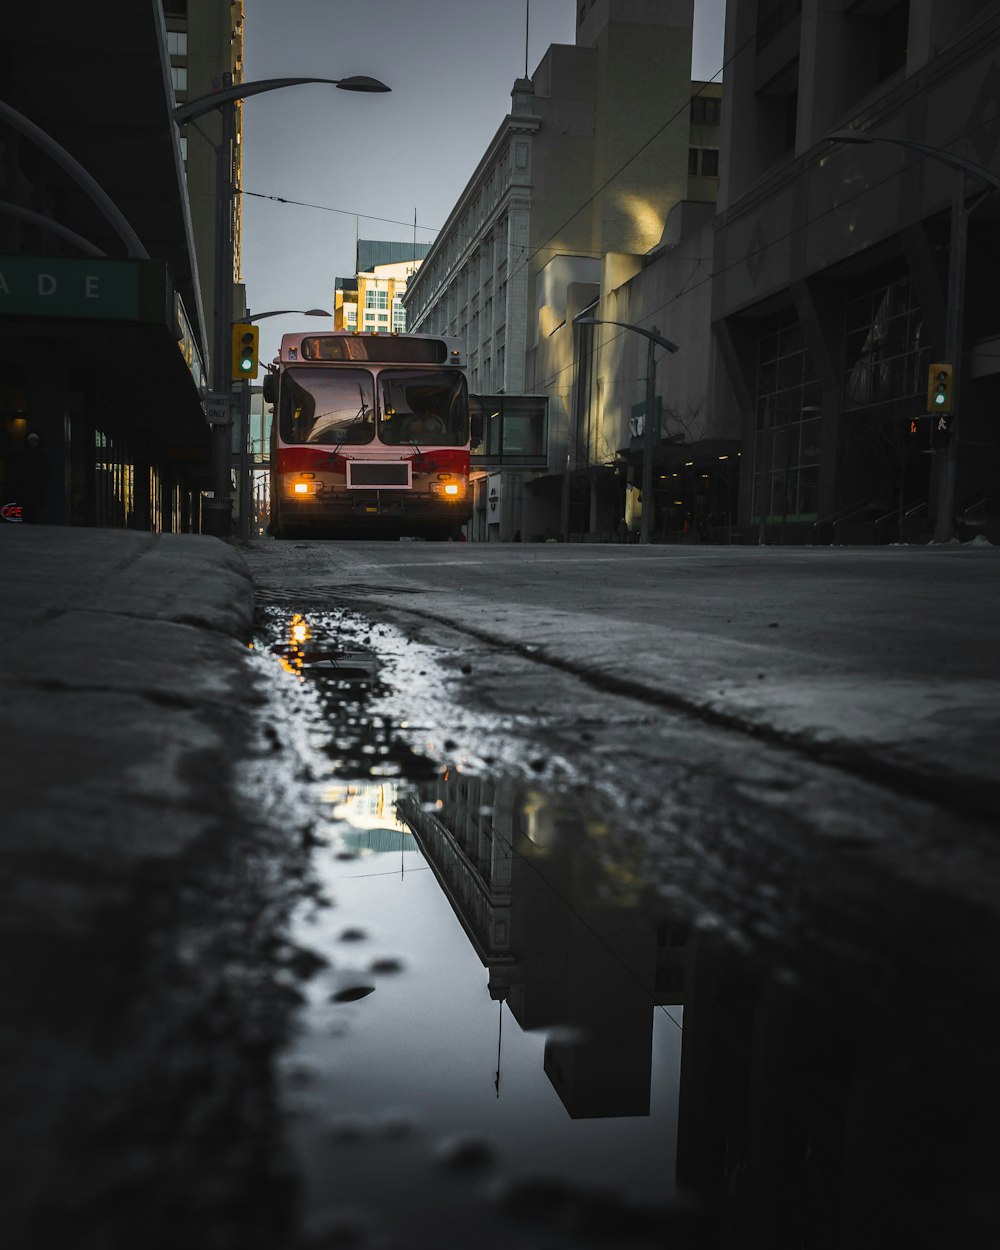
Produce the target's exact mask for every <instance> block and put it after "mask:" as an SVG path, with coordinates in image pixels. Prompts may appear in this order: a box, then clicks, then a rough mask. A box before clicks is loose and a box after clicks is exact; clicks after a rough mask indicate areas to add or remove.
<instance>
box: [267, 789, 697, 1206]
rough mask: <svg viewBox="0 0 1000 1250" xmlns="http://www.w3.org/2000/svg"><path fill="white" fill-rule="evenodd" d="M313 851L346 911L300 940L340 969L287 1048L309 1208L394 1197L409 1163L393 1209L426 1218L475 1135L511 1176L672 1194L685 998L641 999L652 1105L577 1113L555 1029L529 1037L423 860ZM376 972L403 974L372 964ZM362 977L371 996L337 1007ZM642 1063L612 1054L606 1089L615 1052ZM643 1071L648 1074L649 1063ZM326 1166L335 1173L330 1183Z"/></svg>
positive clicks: (316, 916) (328, 916) (349, 834)
mask: <svg viewBox="0 0 1000 1250" xmlns="http://www.w3.org/2000/svg"><path fill="white" fill-rule="evenodd" d="M360 789H362V790H363V787H361V788H360ZM377 789H378V787H373V788H372V792H371V793H370V794H369V795H368V796H367V797H363V795H361V794H359V795H356V796H355V799H356V800H360V801H355V802H354V803H353V804H352V805H350V806H347V807H340V808H339V809H338V810H339V812H340V819H341V820H343V821H344V822H345V823H346V824H347V826H348V830H347V831H345V832H344V833H343V834H342V835H341V837H340V839H339V841H340V842H341V843H342V844H343V845H347V846H350V845H352V841H353V838H354V835H355V834H360V835H362V836H367V835H368V834H369V833H370V829H369V827H368V826H367V824H364V823H363V824H362V825H361V827H360V828H358V827H356V826H353V825H352V824H351V818H352V815H353V814H354V813H356V812H357V813H361V814H362V817H363V820H364V819H365V813H366V810H370V808H371V807H373V806H375V807H377V805H378V802H379V799H378V798H377V797H376V794H375V791H376V790H377ZM334 844H336V842H335V843H334ZM315 859H316V868H317V871H318V873H319V874H320V877H321V881H322V884H323V886H324V887H325V890H326V892H327V893H328V895H329V896H330V897H331V898H332V899H333V900H334V902H335V905H334V906H333V907H331V908H326V909H321V910H319V911H316V912H314V913H313V914H312V915H311V917H310V918H309V919H308V920H305V921H303V924H302V928H301V930H300V932H299V933H298V934H297V935H296V936H297V940H299V941H301V942H303V943H304V944H306V945H308V946H309V947H310V948H312V949H314V950H318V951H321V952H323V953H324V954H325V955H327V956H328V957H329V958H330V959H331V961H332V966H331V967H330V968H329V969H328V970H326V971H325V972H324V973H322V974H321V975H320V976H318V977H316V978H315V979H314V980H313V981H312V982H311V984H310V986H309V990H308V1005H307V1007H306V1009H305V1012H304V1020H303V1023H304V1030H303V1033H302V1035H301V1037H300V1039H299V1041H298V1044H297V1046H296V1047H295V1054H294V1058H292V1057H290V1059H292V1062H293V1064H294V1065H295V1066H299V1065H301V1067H302V1068H303V1069H304V1070H305V1072H306V1073H308V1077H309V1079H308V1084H307V1085H306V1087H305V1090H304V1096H303V1098H302V1099H301V1102H300V1105H301V1106H302V1107H303V1108H304V1109H307V1113H306V1114H304V1115H303V1116H302V1117H300V1119H299V1122H298V1129H299V1133H300V1134H301V1139H300V1144H301V1146H302V1152H301V1157H302V1158H303V1159H304V1160H306V1161H307V1162H306V1167H307V1171H308V1174H309V1182H310V1186H311V1188H312V1192H313V1201H314V1202H316V1203H317V1204H319V1205H323V1202H324V1196H325V1195H327V1194H328V1192H329V1190H330V1189H332V1190H333V1191H334V1192H335V1193H336V1194H337V1195H342V1194H343V1193H344V1192H345V1180H346V1179H347V1178H348V1177H349V1178H350V1184H349V1185H348V1186H347V1187H346V1192H349V1193H352V1194H354V1195H355V1197H356V1199H361V1197H362V1195H367V1200H368V1201H376V1199H378V1197H379V1196H380V1195H382V1196H385V1185H386V1179H385V1176H384V1175H383V1173H382V1168H383V1166H386V1165H388V1164H389V1163H390V1162H391V1161H392V1160H393V1159H395V1160H396V1161H397V1162H401V1161H402V1160H403V1159H406V1160H407V1161H408V1162H407V1166H406V1167H405V1168H403V1169H402V1173H401V1174H394V1175H393V1178H392V1182H391V1193H392V1207H393V1212H394V1218H396V1219H403V1218H404V1216H405V1212H406V1211H407V1210H408V1211H409V1212H410V1217H409V1218H412V1219H416V1220H419V1219H420V1218H421V1211H423V1210H424V1209H425V1207H426V1206H427V1204H428V1203H431V1204H432V1205H436V1204H439V1203H440V1202H441V1201H446V1200H448V1199H447V1196H446V1195H442V1193H441V1192H439V1187H440V1185H441V1184H442V1183H443V1182H442V1180H441V1178H440V1177H437V1176H436V1172H435V1170H434V1169H433V1168H432V1167H431V1164H432V1163H433V1159H434V1156H435V1152H436V1151H437V1150H438V1148H439V1146H440V1144H441V1143H442V1142H443V1141H445V1140H447V1139H448V1138H451V1137H455V1136H469V1135H472V1136H474V1137H476V1138H477V1139H478V1138H482V1139H484V1140H485V1141H486V1142H487V1143H488V1144H489V1146H490V1149H491V1151H492V1152H493V1154H494V1155H495V1160H496V1166H497V1171H498V1173H499V1174H501V1175H503V1176H505V1177H511V1176H532V1175H539V1174H544V1175H553V1174H554V1175H558V1176H565V1177H568V1178H570V1179H572V1180H573V1181H574V1182H575V1183H577V1184H582V1185H586V1186H597V1187H600V1188H605V1187H610V1188H612V1189H617V1188H619V1187H620V1188H622V1189H623V1190H624V1191H625V1192H626V1193H627V1194H628V1195H629V1196H630V1197H631V1198H633V1199H636V1200H640V1201H649V1200H652V1201H656V1200H662V1199H664V1198H665V1197H667V1196H668V1195H669V1194H670V1193H672V1191H673V1172H674V1137H675V1131H676V1094H677V1083H678V1077H679V1063H680V1031H679V1029H678V1027H677V1024H676V1023H675V1020H679V1019H680V1014H679V1013H680V1008H679V1007H675V1008H672V1009H671V1010H672V1014H673V1017H674V1018H673V1019H671V1018H670V1017H668V1016H667V1015H666V1014H665V1012H663V1011H660V1010H656V1009H655V1008H654V1006H653V1002H652V999H651V997H650V996H645V995H644V996H643V999H644V1001H643V1004H642V1006H641V1008H640V1011H641V1012H643V1013H644V1015H645V1018H646V1020H647V1021H648V1023H649V1033H648V1044H649V1046H650V1048H651V1056H650V1057H651V1083H650V1089H649V1112H650V1114H648V1115H620V1116H610V1117H605V1118H579V1119H573V1118H571V1117H570V1115H569V1114H568V1113H567V1111H566V1108H565V1107H564V1105H563V1103H562V1101H561V1100H560V1095H559V1093H558V1092H557V1090H556V1088H555V1086H554V1085H553V1083H552V1081H551V1079H550V1077H549V1075H547V1073H546V1053H545V1052H546V1037H547V1034H548V1032H549V1030H546V1029H538V1030H531V1031H524V1030H522V1029H521V1028H520V1027H519V1026H518V1024H517V1022H516V1020H515V1019H514V1018H513V1017H512V1011H511V1007H510V1006H509V1005H507V1003H505V1002H503V1003H502V1002H501V1001H494V1000H493V999H492V998H491V992H490V984H489V981H490V976H489V974H488V972H487V970H486V969H485V968H484V967H483V964H482V962H481V960H480V958H479V956H477V953H476V951H475V949H474V948H473V946H472V944H471V943H470V941H469V940H468V937H467V934H466V932H465V931H463V925H462V923H461V922H460V921H459V919H458V917H457V916H456V913H455V912H454V911H453V909H452V907H450V906H449V903H448V899H447V898H446V897H445V894H444V893H443V892H442V889H441V886H440V885H439V882H438V880H437V879H436V876H435V873H434V872H433V871H431V870H430V866H429V865H428V863H427V861H426V859H425V858H424V856H423V855H422V854H420V855H412V854H406V853H405V852H403V853H400V851H395V852H391V851H385V852H376V851H370V852H369V853H367V854H365V855H363V856H361V857H358V858H355V859H352V860H348V861H345V860H343V859H339V858H337V857H336V856H335V855H331V854H329V853H326V852H324V850H322V849H320V850H319V851H318V852H317V854H316V857H315ZM345 937H346V938H347V939H353V940H345ZM379 967H389V968H398V969H399V971H398V972H392V973H389V974H380V973H379V972H378V971H375V972H373V971H372V969H373V968H374V969H378V968H379ZM503 971H504V972H505V973H506V974H507V976H508V977H510V976H511V973H512V969H510V968H509V967H505V968H504V969H503ZM580 973H581V975H582V976H583V977H586V976H587V970H586V969H580ZM358 984H370V985H373V986H374V987H375V993H373V994H371V995H370V996H368V997H366V998H365V999H364V1001H363V1002H358V1003H352V1004H342V1003H338V1002H335V1001H332V1000H333V997H334V995H336V994H337V993H338V992H339V991H340V990H342V989H344V988H350V987H352V986H355V985H358ZM596 992H598V993H599V988H598V989H597V990H596ZM631 1058H632V1056H631V1055H628V1054H626V1055H624V1056H622V1055H619V1056H615V1055H611V1054H606V1055H604V1056H602V1057H601V1060H600V1063H601V1067H602V1071H601V1072H600V1074H599V1075H598V1077H597V1083H598V1084H599V1085H601V1086H604V1085H606V1083H607V1082H608V1081H609V1080H610V1081H611V1083H612V1084H614V1072H613V1071H612V1069H613V1067H614V1064H615V1062H616V1060H618V1061H621V1060H622V1059H624V1060H625V1061H626V1062H628V1061H629V1060H631ZM498 1065H499V1066H498ZM639 1070H640V1072H642V1071H645V1072H646V1079H647V1081H648V1080H649V1072H650V1059H649V1058H647V1059H646V1061H645V1063H642V1061H641V1060H640V1062H639ZM592 1075H593V1074H587V1073H585V1074H584V1079H586V1078H587V1077H588V1076H590V1077H592ZM629 1086H630V1082H628V1081H626V1088H627V1092H628V1093H631V1090H630V1089H629ZM393 1124H395V1125H400V1124H405V1125H407V1126H409V1128H410V1136H409V1139H408V1140H409V1141H410V1143H411V1145H412V1146H415V1147H416V1149H415V1150H413V1151H411V1150H408V1149H407V1148H406V1147H405V1146H403V1145H402V1144H401V1143H400V1142H399V1141H398V1140H396V1139H395V1138H394V1137H393V1135H392V1134H391V1133H388V1134H387V1133H386V1132H384V1131H383V1127H384V1126H386V1125H393ZM380 1126H383V1127H380ZM331 1151H332V1152H333V1153H332V1155H331ZM331 1168H332V1169H334V1170H335V1174H336V1177H337V1179H336V1183H335V1184H334V1185H332V1186H329V1185H328V1182H327V1179H326V1178H327V1176H328V1174H329V1171H330V1169H331Z"/></svg>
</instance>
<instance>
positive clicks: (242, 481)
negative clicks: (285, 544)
mask: <svg viewBox="0 0 1000 1250" xmlns="http://www.w3.org/2000/svg"><path fill="white" fill-rule="evenodd" d="M332 315H333V314H332V313H328V312H327V311H326V309H325V308H274V309H271V310H270V311H269V312H261V313H251V312H247V313H246V315H245V316H243V317H241V318H240V319H239V321H235V322H233V324H234V325H244V324H246V323H247V322H254V321H264V320H266V319H267V318H268V317H285V316H296V317H331V316H332ZM240 390H241V396H240V445H239V451H238V453H237V456H236V472H237V480H238V482H239V535H240V538H249V537H250V480H251V469H250V459H249V444H250V380H249V378H247V379H245V380H244V381H243V382H242V383H241V385H240Z"/></svg>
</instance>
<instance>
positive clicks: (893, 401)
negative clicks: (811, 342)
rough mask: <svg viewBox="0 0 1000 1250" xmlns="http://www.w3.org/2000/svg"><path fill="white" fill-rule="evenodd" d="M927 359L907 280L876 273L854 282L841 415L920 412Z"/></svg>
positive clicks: (918, 312) (846, 332) (848, 313)
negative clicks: (850, 413)
mask: <svg viewBox="0 0 1000 1250" xmlns="http://www.w3.org/2000/svg"><path fill="white" fill-rule="evenodd" d="M930 358H931V357H930V347H929V345H928V343H927V341H926V326H925V324H924V313H923V309H922V308H921V307H920V305H919V304H918V303H917V301H916V297H915V295H914V292H913V284H912V283H911V281H910V279H909V277H908V276H903V275H899V274H896V273H892V272H891V271H876V272H875V273H874V274H866V275H864V276H862V277H861V278H858V279H855V280H854V282H853V283H852V284H851V286H850V287H849V288H848V295H847V306H846V320H845V326H844V359H845V362H846V373H845V378H844V411H845V412H851V411H855V410H859V409H864V410H866V411H867V412H869V413H875V412H876V410H878V409H883V410H888V411H890V412H893V413H894V412H895V411H896V409H897V408H898V406H899V405H901V404H902V405H903V408H902V409H901V410H900V411H901V413H902V414H903V415H909V414H910V412H911V411H912V412H915V413H916V412H919V411H921V410H922V408H921V401H922V399H923V396H924V392H925V390H926V380H927V365H928V364H929V363H930Z"/></svg>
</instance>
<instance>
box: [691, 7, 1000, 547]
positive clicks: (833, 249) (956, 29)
mask: <svg viewBox="0 0 1000 1250" xmlns="http://www.w3.org/2000/svg"><path fill="white" fill-rule="evenodd" d="M799 9H801V12H799ZM998 52H1000V4H997V3H995V2H990V3H984V2H983V0H964V2H962V3H953V2H952V0H919V2H918V0H908V2H903V3H892V4H890V3H875V2H872V3H866V4H835V5H829V4H826V3H820V0H803V2H802V4H801V6H796V5H781V4H770V5H766V6H765V5H762V4H756V3H750V2H749V0H736V2H734V3H730V5H729V7H728V12H727V30H726V64H727V79H726V94H725V101H724V106H723V129H724V133H725V135H726V143H725V148H724V152H723V158H722V166H721V182H720V216H719V218H718V220H717V223H716V244H715V257H714V264H713V274H714V277H713V297H712V303H713V312H712V317H713V327H714V332H715V336H716V340H717V343H718V346H719V350H720V353H721V355H722V357H723V359H724V362H725V368H724V370H723V372H724V375H725V379H726V381H727V382H728V387H725V386H719V387H717V388H716V389H717V395H718V398H719V401H720V402H722V403H724V404H726V405H727V406H728V407H729V410H730V413H731V415H732V416H733V417H734V418H735V419H737V420H738V422H739V425H740V428H741V430H742V441H743V449H744V455H743V470H742V478H741V496H740V497H741V504H740V508H741V517H740V520H741V525H742V527H743V530H744V533H745V535H746V536H747V537H749V538H750V539H752V540H753V541H800V542H801V541H821V542H830V541H833V542H842V541H869V542H870V541H897V540H899V539H903V540H905V541H919V540H923V539H926V538H928V537H929V536H930V535H931V534H932V533H933V532H934V526H935V522H936V521H937V519H938V518H937V511H938V501H939V497H941V495H940V492H941V490H942V483H943V482H944V481H945V480H946V475H947V474H949V473H950V474H952V475H953V481H954V503H953V508H954V514H953V515H954V520H955V523H956V532H957V533H958V536H959V537H968V536H971V535H973V534H974V533H976V532H983V531H984V529H988V530H989V531H990V532H991V533H994V534H995V533H996V521H995V519H994V518H995V517H996V514H997V512H998V511H1000V509H998V488H997V482H998V477H1000V441H998V434H997V426H996V420H995V415H996V410H997V404H998V402H1000V356H998V354H997V353H996V352H995V351H993V350H991V348H990V345H991V344H995V343H996V341H997V339H998V336H1000V312H998V306H997V303H996V299H995V292H994V290H993V286H994V279H995V275H996V274H997V272H1000V251H998V246H997V242H996V239H997V230H996V227H997V224H998V222H1000V195H998V194H997V193H996V192H995V191H994V192H993V193H992V194H990V195H986V196H984V195H983V194H982V192H983V189H984V186H986V184H985V183H984V182H983V181H982V180H977V179H976V178H975V177H973V176H971V175H970V176H968V178H967V184H966V188H965V194H964V196H961V197H960V199H959V203H960V204H963V205H964V210H965V213H960V217H962V216H965V214H967V221H966V224H967V227H968V252H967V265H966V272H967V280H966V285H965V293H964V299H963V297H962V293H961V291H960V290H956V291H955V292H954V293H952V294H950V293H949V290H948V286H949V279H948V262H949V254H950V250H951V246H952V244H951V237H950V225H951V216H952V212H951V205H952V201H953V195H954V194H955V190H956V183H957V180H958V179H959V178H960V177H961V176H962V175H961V174H960V173H959V172H958V170H957V169H956V168H955V167H954V166H953V165H949V164H948V163H947V159H948V157H949V155H952V154H953V155H954V156H955V157H957V158H959V159H960V160H964V161H972V162H975V163H977V164H979V165H981V166H983V167H986V169H987V170H989V171H992V173H993V176H994V177H995V176H996V174H997V172H998V171H1000V117H998V103H1000V69H998ZM844 129H852V130H857V131H861V132H863V133H864V134H866V135H868V136H870V137H871V138H873V139H874V140H875V142H874V143H872V144H871V145H869V146H864V147H859V146H854V145H851V146H847V145H844V144H841V143H831V142H829V141H828V140H827V139H826V136H827V135H829V134H830V133H831V132H834V131H839V130H844ZM885 139H887V140H890V142H879V140H885ZM894 140H895V141H898V142H895V143H894V142H892V141H894ZM908 142H911V143H912V142H917V143H923V144H926V145H929V146H930V147H931V148H932V149H935V150H936V151H939V152H940V153H941V155H942V157H943V158H944V159H941V158H940V157H935V156H933V155H931V156H927V155H925V154H923V153H921V152H919V151H915V150H913V149H908V148H907V147H906V143H908ZM949 305H951V306H952V307H951V311H952V312H953V313H954V312H955V310H960V311H961V313H962V314H963V319H964V335H963V341H962V345H961V350H960V351H959V352H957V359H956V360H954V361H953V362H952V363H953V365H954V368H955V371H956V385H958V383H959V381H960V385H961V397H960V400H959V401H958V403H957V405H956V407H957V408H958V409H959V411H958V412H957V414H956V418H955V422H954V426H953V433H952V437H951V441H950V443H948V444H947V445H946V446H944V445H942V446H940V447H939V448H937V449H936V448H935V447H934V446H933V440H932V436H931V431H930V429H929V425H930V422H928V421H926V420H924V419H923V414H924V413H925V412H926V410H927V377H928V368H929V365H930V364H931V363H934V362H937V361H942V360H946V359H947V357H946V355H945V352H946V350H947V340H948V334H949V331H948V324H947V323H948V317H949ZM911 423H912V425H911ZM911 429H912V430H913V433H912V434H911V433H910V431H911ZM943 475H945V476H943ZM945 506H946V505H945V504H942V505H941V507H945Z"/></svg>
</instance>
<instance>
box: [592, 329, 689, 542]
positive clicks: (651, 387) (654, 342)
mask: <svg viewBox="0 0 1000 1250" xmlns="http://www.w3.org/2000/svg"><path fill="white" fill-rule="evenodd" d="M574 322H575V324H576V325H578V326H621V328H622V329H623V330H634V331H635V333H636V334H641V335H642V336H643V338H645V339H648V340H649V345H648V347H647V349H646V414H645V416H644V417H643V422H642V488H641V489H642V515H641V517H640V521H639V542H640V543H648V542H649V531H650V524H651V520H652V515H653V451H654V449H655V446H656V434H655V431H654V429H653V405H654V404H655V403H656V359H655V355H654V353H655V349H656V347H657V346H659V347H665V348H666V349H667V351H668V352H675V351H677V344H676V343H671V342H670V340H669V339H665V338H664V337H663V335H662V334H660V332H659V330H657V328H656V326H653V328H652V329H651V330H646V329H644V328H643V327H642V326H637V325H633V324H632V323H631V322H628V321H605V320H604V319H603V318H602V317H576V318H574Z"/></svg>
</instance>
